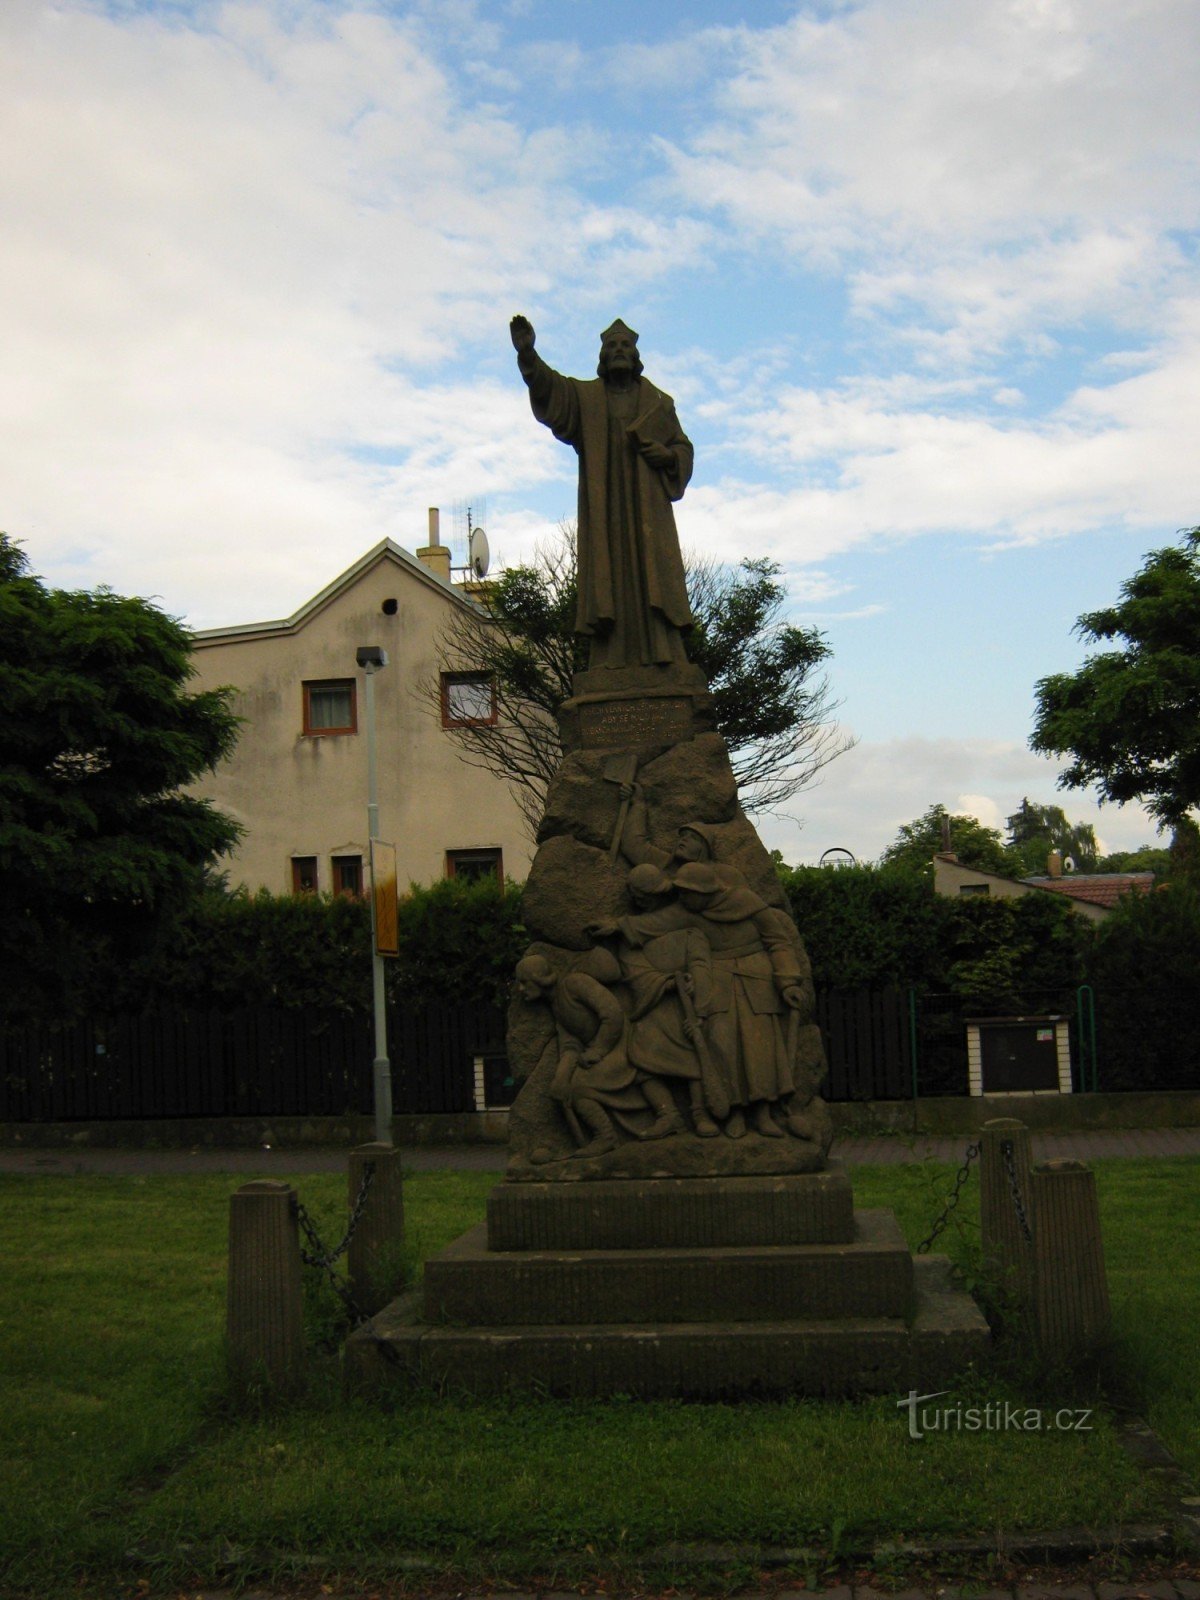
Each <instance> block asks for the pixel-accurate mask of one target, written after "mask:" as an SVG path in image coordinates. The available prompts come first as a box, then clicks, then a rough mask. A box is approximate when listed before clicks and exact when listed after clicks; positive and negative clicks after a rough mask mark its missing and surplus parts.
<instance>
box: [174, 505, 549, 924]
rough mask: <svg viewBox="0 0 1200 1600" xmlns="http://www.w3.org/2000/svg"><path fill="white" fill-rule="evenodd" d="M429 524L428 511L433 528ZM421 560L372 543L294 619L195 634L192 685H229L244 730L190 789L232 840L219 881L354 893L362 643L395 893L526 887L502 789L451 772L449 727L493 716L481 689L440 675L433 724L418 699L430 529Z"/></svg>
mask: <svg viewBox="0 0 1200 1600" xmlns="http://www.w3.org/2000/svg"><path fill="white" fill-rule="evenodd" d="M435 528H436V522H435V520H434V517H433V516H432V515H431V530H432V529H435ZM431 539H432V543H431V545H430V546H428V547H426V548H425V549H423V550H421V551H419V552H418V555H419V556H420V558H421V559H417V558H416V557H414V556H412V555H410V554H409V553H408V551H407V550H402V549H401V548H400V546H399V545H397V544H394V543H393V542H392V540H390V539H384V540H382V541H381V542H380V543H379V544H377V545H376V546H375V547H374V549H372V550H368V551H367V553H366V555H364V556H363V557H362V558H361V560H359V561H356V562H355V563H354V565H353V566H352V567H350V568H348V569H347V570H346V571H345V572H343V573H342V574H341V576H340V577H338V578H335V579H334V580H333V582H332V583H330V584H329V585H328V587H326V588H324V589H322V590H321V592H320V594H318V595H315V596H314V597H313V599H311V600H310V601H308V603H307V604H306V605H303V606H301V607H300V609H299V611H297V612H296V613H295V615H294V616H291V617H287V618H285V619H283V620H282V621H279V622H251V623H245V624H243V625H241V626H239V627H233V628H210V629H207V630H205V631H204V632H200V633H197V634H194V635H193V645H194V648H195V656H194V662H195V666H196V668H197V673H198V676H197V678H196V679H194V680H193V683H194V685H195V687H197V688H215V687H217V686H218V685H222V684H232V685H233V686H234V687H235V688H236V689H237V691H238V692H237V696H236V698H235V702H234V710H235V711H236V712H237V713H238V715H239V716H241V717H242V718H243V719H244V722H243V726H242V730H241V737H240V738H239V740H238V743H237V747H236V749H235V750H234V753H233V755H232V756H231V757H230V759H229V760H228V761H225V762H223V763H222V765H221V766H220V767H219V768H218V769H217V771H216V773H214V774H213V775H211V776H210V777H209V778H208V779H207V780H205V781H203V782H202V783H200V784H197V785H196V786H195V787H196V789H197V790H198V791H199V792H202V793H204V794H205V795H207V796H208V797H209V798H211V799H212V800H213V801H215V802H216V804H217V805H218V806H219V807H220V808H221V810H223V811H225V812H227V813H228V814H229V815H230V816H232V817H234V818H235V819H236V820H237V821H238V822H240V823H241V824H242V826H243V828H244V829H245V834H244V836H243V838H242V841H241V844H240V845H239V847H238V849H237V850H236V852H235V853H234V854H233V855H232V856H231V857H228V858H226V860H225V861H224V862H222V865H227V866H228V868H229V876H230V881H231V883H234V884H238V883H244V884H246V885H247V887H249V888H251V889H256V888H259V887H265V888H267V889H270V890H271V891H272V892H273V893H276V894H286V893H290V892H297V893H304V892H309V891H312V890H318V891H323V890H331V891H333V892H335V893H337V892H345V893H360V892H361V891H362V888H363V886H364V883H365V882H366V878H367V873H368V851H367V738H366V722H365V687H364V686H365V674H364V673H363V671H362V670H361V669H360V668H359V667H358V666H357V664H356V659H355V657H356V652H357V651H358V649H359V648H360V647H361V646H365V645H377V646H380V647H381V648H382V649H383V650H385V651H386V652H387V656H388V665H387V666H386V667H383V668H381V669H380V670H378V671H376V673H375V674H374V688H375V706H376V726H377V740H378V762H379V779H378V781H379V833H380V837H381V838H382V839H385V840H387V841H388V842H389V843H393V844H394V845H395V846H396V860H397V871H398V877H399V881H400V883H401V885H402V886H403V885H404V884H406V883H409V882H414V883H430V882H432V881H433V880H435V879H437V878H442V877H447V876H451V877H454V876H478V875H480V874H484V873H494V874H496V875H497V876H499V877H501V878H502V879H507V878H513V879H517V880H518V881H519V880H521V879H523V878H524V877H525V875H526V872H527V871H528V868H529V863H530V860H531V859H532V846H531V841H530V840H529V838H528V836H527V834H526V831H525V826H524V823H523V819H522V817H521V813H520V810H519V808H518V807H517V805H516V803H515V801H514V800H513V798H512V796H511V794H510V792H509V789H508V787H507V785H506V784H505V783H504V782H502V781H501V779H499V778H495V777H493V776H492V775H491V774H490V773H488V772H484V771H482V770H480V769H479V768H476V767H471V766H468V765H466V764H465V763H464V761H463V760H462V758H461V756H460V755H459V753H458V749H457V747H456V745H455V742H454V739H453V738H452V736H451V735H450V734H449V733H448V732H447V731H446V727H447V724H448V723H449V722H451V721H453V720H456V719H462V720H471V719H476V718H487V717H489V716H492V715H494V707H493V704H492V698H491V692H490V689H489V687H488V685H487V683H486V682H480V681H479V680H478V679H477V678H473V677H471V676H470V675H469V674H447V675H443V677H442V704H441V715H440V716H438V715H436V714H435V713H433V712H431V710H430V708H429V705H428V701H427V700H423V699H422V697H421V695H420V694H419V692H418V685H419V684H420V683H422V682H423V681H424V682H429V681H436V677H437V659H436V653H435V641H436V639H437V636H438V634H439V633H440V631H441V629H442V627H443V626H444V624H445V622H446V620H447V617H448V614H449V612H450V608H452V607H454V606H468V605H470V604H471V602H470V601H469V600H467V599H466V598H464V596H463V595H462V594H461V593H460V592H459V591H458V589H457V588H455V587H453V586H452V585H451V583H450V556H449V551H448V550H447V549H446V547H445V546H444V545H439V544H438V542H437V537H436V532H435V531H433V532H431Z"/></svg>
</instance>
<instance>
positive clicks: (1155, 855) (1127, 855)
mask: <svg viewBox="0 0 1200 1600" xmlns="http://www.w3.org/2000/svg"><path fill="white" fill-rule="evenodd" d="M1170 861H1171V854H1170V851H1169V850H1164V849H1162V848H1160V847H1159V846H1157V845H1150V844H1143V845H1139V847H1138V848H1137V849H1136V850H1114V851H1113V852H1112V854H1111V855H1107V856H1101V857H1100V859H1099V861H1098V862H1097V863H1096V870H1097V871H1098V872H1153V873H1154V874H1155V876H1156V877H1159V878H1163V877H1166V876H1167V875H1168V873H1169V871H1170Z"/></svg>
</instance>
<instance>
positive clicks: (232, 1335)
mask: <svg viewBox="0 0 1200 1600" xmlns="http://www.w3.org/2000/svg"><path fill="white" fill-rule="evenodd" d="M295 1200H296V1193H295V1190H294V1189H293V1188H292V1186H291V1185H290V1184H288V1183H281V1182H279V1181H277V1180H276V1179H273V1178H256V1179H255V1180H254V1181H253V1182H251V1183H244V1184H243V1185H242V1187H241V1188H240V1189H239V1190H238V1191H237V1192H236V1193H235V1194H234V1195H232V1196H231V1198H230V1202H229V1278H228V1283H227V1289H226V1317H225V1338H226V1350H227V1358H228V1366H229V1375H230V1378H231V1379H232V1380H233V1382H234V1383H235V1384H237V1385H238V1386H239V1387H242V1388H257V1387H262V1388H265V1389H286V1388H288V1387H290V1386H291V1385H293V1384H294V1383H296V1382H297V1381H298V1379H299V1377H300V1372H301V1367H302V1362H303V1357H304V1329H303V1323H302V1314H303V1311H302V1296H301V1288H300V1238H299V1233H298V1231H297V1223H296V1205H295Z"/></svg>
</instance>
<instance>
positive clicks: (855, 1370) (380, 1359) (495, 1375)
mask: <svg viewBox="0 0 1200 1600" xmlns="http://www.w3.org/2000/svg"><path fill="white" fill-rule="evenodd" d="M915 1268H916V1271H915V1284H916V1297H915V1298H916V1310H915V1315H914V1317H913V1319H912V1321H911V1323H908V1324H906V1323H905V1322H904V1321H903V1320H901V1319H900V1318H898V1317H896V1318H889V1317H850V1318H844V1319H841V1320H838V1321H827V1320H814V1319H803V1318H799V1319H790V1320H787V1321H780V1322H737V1321H729V1322H718V1323H645V1324H637V1325H629V1324H624V1325H613V1324H593V1325H576V1326H537V1327H515V1326H507V1327H477V1328H453V1327H434V1326H431V1325H430V1324H429V1323H426V1322H421V1321H418V1320H417V1318H418V1315H419V1296H418V1295H417V1294H410V1295H408V1296H405V1297H403V1298H402V1299H401V1300H397V1301H393V1303H392V1304H391V1305H390V1306H388V1307H387V1308H386V1309H385V1310H384V1311H383V1312H381V1313H380V1314H379V1316H377V1317H376V1318H375V1319H374V1322H373V1323H371V1324H367V1325H365V1326H364V1327H362V1328H360V1329H359V1330H358V1331H357V1332H356V1333H355V1334H353V1335H352V1336H351V1338H350V1339H349V1340H348V1341H347V1343H346V1348H345V1357H346V1376H347V1380H348V1382H349V1383H350V1384H351V1385H352V1386H353V1387H356V1388H362V1389H370V1388H372V1387H377V1386H379V1385H386V1384H391V1383H397V1382H399V1383H402V1384H405V1383H407V1384H412V1383H420V1384H426V1385H430V1386H433V1387H436V1388H439V1389H447V1388H449V1389H452V1390H459V1391H463V1392H467V1393H472V1394H477V1395H487V1394H499V1393H504V1392H508V1391H521V1390H526V1391H528V1390H535V1391H538V1392H542V1393H548V1394H554V1395H564V1396H571V1397H576V1398H585V1397H586V1398H603V1397H605V1396H611V1395H615V1394H629V1395H637V1396H640V1397H642V1398H645V1399H652V1398H668V1397H679V1398H684V1399H694V1400H718V1399H729V1398H733V1397H735V1396H738V1395H747V1394H752V1395H757V1394H761V1395H772V1394H804V1395H813V1396H843V1395H855V1394H872V1393H873V1394H881V1393H892V1394H895V1395H896V1396H897V1397H898V1398H899V1397H901V1396H903V1395H905V1394H907V1392H908V1391H909V1390H910V1389H914V1388H915V1389H918V1390H922V1391H927V1390H931V1389H934V1388H944V1387H945V1386H946V1383H947V1380H948V1379H949V1378H950V1377H951V1376H952V1375H953V1373H955V1372H956V1371H959V1370H961V1369H962V1368H964V1367H966V1366H967V1365H968V1364H970V1363H971V1362H973V1361H978V1360H980V1359H981V1358H982V1357H983V1356H984V1354H985V1353H986V1350H987V1344H988V1330H987V1324H986V1323H985V1322H984V1320H983V1317H982V1316H981V1315H980V1312H979V1310H978V1307H976V1305H975V1303H974V1301H973V1300H971V1298H970V1296H969V1295H966V1294H964V1293H963V1292H962V1291H961V1290H957V1289H955V1288H954V1287H953V1285H952V1284H951V1283H950V1281H949V1273H948V1263H947V1262H946V1260H945V1258H944V1257H937V1256H932V1257H930V1256H926V1257H922V1258H920V1259H919V1260H917V1262H916V1263H915ZM902 1425H903V1420H902V1418H900V1419H898V1421H897V1426H898V1427H899V1426H902Z"/></svg>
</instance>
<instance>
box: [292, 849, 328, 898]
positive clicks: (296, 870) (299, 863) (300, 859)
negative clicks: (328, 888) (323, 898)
mask: <svg viewBox="0 0 1200 1600" xmlns="http://www.w3.org/2000/svg"><path fill="white" fill-rule="evenodd" d="M290 859H291V863H292V893H293V894H295V895H304V894H319V893H320V892H321V875H320V863H319V861H318V859H317V857H316V856H292V857H291V858H290ZM309 862H311V863H312V880H313V881H312V888H311V889H306V888H305V887H304V885H303V884H302V883H301V882H300V874H301V872H302V870H303V868H304V866H305V865H307V864H308V863H309Z"/></svg>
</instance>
